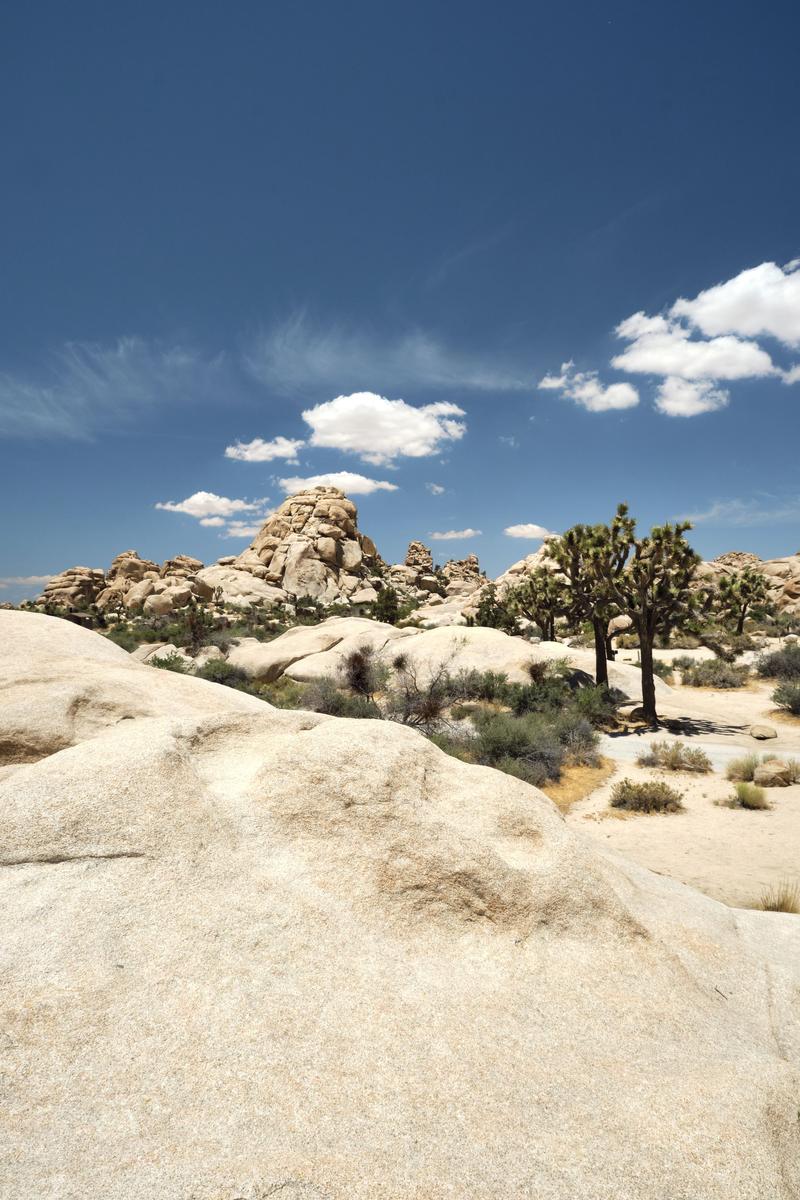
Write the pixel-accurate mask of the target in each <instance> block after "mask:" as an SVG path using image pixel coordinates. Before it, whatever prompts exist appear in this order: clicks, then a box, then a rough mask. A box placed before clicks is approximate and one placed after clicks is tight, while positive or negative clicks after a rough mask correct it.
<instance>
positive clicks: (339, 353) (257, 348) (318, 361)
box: [245, 312, 531, 393]
mask: <svg viewBox="0 0 800 1200" xmlns="http://www.w3.org/2000/svg"><path fill="white" fill-rule="evenodd" d="M245 363H246V365H247V367H248V369H249V371H250V372H251V374H252V375H253V376H254V377H255V378H256V379H258V380H259V381H260V382H262V383H266V384H268V385H270V386H271V387H279V388H282V389H285V390H290V391H294V392H299V393H303V392H304V391H308V390H309V389H312V390H313V389H317V390H318V389H320V388H326V389H328V388H330V389H335V390H336V391H337V392H339V391H341V392H344V391H346V390H351V391H358V390H359V389H361V388H365V387H370V388H375V389H380V390H381V391H397V390H398V389H402V388H415V387H426V388H461V389H474V390H476V391H526V390H528V389H530V387H531V381H530V376H529V373H528V372H527V371H526V370H525V369H523V368H520V367H519V366H518V365H516V364H512V363H509V362H506V361H503V360H501V359H500V358H498V357H497V356H495V355H493V354H490V353H487V354H485V355H481V354H476V353H474V352H469V351H465V350H461V349H457V348H455V347H451V346H447V345H445V344H444V342H442V341H441V340H440V339H439V338H437V337H435V336H434V335H433V334H430V333H426V332H425V331H423V330H418V329H414V330H410V331H408V332H405V333H401V334H397V335H394V336H391V335H381V334H377V333H371V332H366V331H364V330H361V329H356V328H353V327H350V326H347V325H344V324H332V325H322V324H315V323H314V322H312V321H311V320H310V319H309V318H308V317H307V316H306V314H305V313H303V312H300V313H297V314H295V315H294V316H292V317H290V318H289V319H288V320H286V321H283V322H281V323H280V324H278V325H274V326H273V327H272V328H271V329H267V330H264V331H262V332H261V333H259V334H258V335H257V336H256V337H255V338H253V339H252V340H251V342H250V345H249V346H248V349H247V352H246V354H245Z"/></svg>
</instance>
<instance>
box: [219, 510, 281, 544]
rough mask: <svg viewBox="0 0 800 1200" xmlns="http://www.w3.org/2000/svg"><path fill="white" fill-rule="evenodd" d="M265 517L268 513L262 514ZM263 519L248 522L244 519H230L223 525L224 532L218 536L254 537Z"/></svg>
mask: <svg viewBox="0 0 800 1200" xmlns="http://www.w3.org/2000/svg"><path fill="white" fill-rule="evenodd" d="M264 515H265V517H266V516H267V515H269V514H266V513H265V514H264ZM262 524H263V521H257V522H256V523H255V524H248V523H247V522H246V521H230V522H229V523H228V524H227V525H226V526H225V532H224V533H221V534H220V535H219V536H220V537H224V538H254V537H255V536H256V534H257V533H258V531H259V530H260V528H261V526H262Z"/></svg>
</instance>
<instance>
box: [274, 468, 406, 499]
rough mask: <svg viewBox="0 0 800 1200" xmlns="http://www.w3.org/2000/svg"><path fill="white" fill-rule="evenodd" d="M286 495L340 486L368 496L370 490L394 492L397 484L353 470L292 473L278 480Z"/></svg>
mask: <svg viewBox="0 0 800 1200" xmlns="http://www.w3.org/2000/svg"><path fill="white" fill-rule="evenodd" d="M278 482H279V483H280V485H281V487H282V488H283V490H284V492H286V494H287V496H289V495H292V493H293V492H304V491H306V489H308V488H313V487H336V488H341V490H342V491H343V492H347V494H348V495H351V496H369V495H370V494H371V493H372V492H396V491H397V484H396V483H389V482H388V480H386V479H369V478H368V477H367V476H366V475H358V474H356V473H355V472H353V471H328V472H327V473H325V474H323V475H306V476H305V477H304V478H302V477H301V476H299V475H292V476H290V477H289V478H288V479H280V480H278Z"/></svg>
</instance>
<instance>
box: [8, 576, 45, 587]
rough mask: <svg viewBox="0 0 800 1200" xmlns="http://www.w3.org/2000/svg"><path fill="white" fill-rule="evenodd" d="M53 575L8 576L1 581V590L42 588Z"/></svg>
mask: <svg viewBox="0 0 800 1200" xmlns="http://www.w3.org/2000/svg"><path fill="white" fill-rule="evenodd" d="M52 578H53V576H52V575H6V576H4V577H3V578H2V579H0V590H4V589H6V588H16V587H42V586H43V585H44V584H45V583H48V582H49V581H50V580H51V579H52Z"/></svg>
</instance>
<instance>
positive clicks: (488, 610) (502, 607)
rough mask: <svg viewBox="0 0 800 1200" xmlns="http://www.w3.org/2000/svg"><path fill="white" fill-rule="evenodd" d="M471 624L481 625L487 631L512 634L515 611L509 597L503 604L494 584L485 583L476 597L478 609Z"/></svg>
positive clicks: (514, 627) (514, 625)
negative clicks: (493, 630)
mask: <svg viewBox="0 0 800 1200" xmlns="http://www.w3.org/2000/svg"><path fill="white" fill-rule="evenodd" d="M472 624H473V625H483V626H485V627H486V628H487V629H502V630H504V631H505V632H506V633H513V632H514V631H515V629H516V626H517V622H516V616H515V609H514V606H513V604H512V603H511V599H510V597H507V598H506V600H505V602H503V601H502V600H500V599H499V598H498V595H497V587H496V585H495V584H494V583H487V584H486V586H485V587H484V588H483V589H482V590H481V594H480V596H479V597H478V607H477V609H476V612H475V616H474V618H473V619H472Z"/></svg>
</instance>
